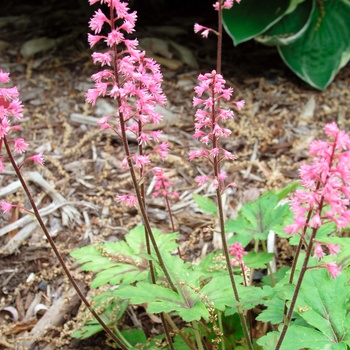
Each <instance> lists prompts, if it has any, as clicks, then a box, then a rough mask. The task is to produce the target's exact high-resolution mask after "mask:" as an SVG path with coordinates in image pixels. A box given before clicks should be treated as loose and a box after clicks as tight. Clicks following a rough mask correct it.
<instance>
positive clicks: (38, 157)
mask: <svg viewBox="0 0 350 350" xmlns="http://www.w3.org/2000/svg"><path fill="white" fill-rule="evenodd" d="M28 160H32V161H33V162H35V163H38V164H39V165H43V164H44V157H43V152H40V153H38V154H36V155H34V156H31V157H29V158H27V159H26V161H28Z"/></svg>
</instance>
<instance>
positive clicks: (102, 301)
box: [71, 290, 129, 339]
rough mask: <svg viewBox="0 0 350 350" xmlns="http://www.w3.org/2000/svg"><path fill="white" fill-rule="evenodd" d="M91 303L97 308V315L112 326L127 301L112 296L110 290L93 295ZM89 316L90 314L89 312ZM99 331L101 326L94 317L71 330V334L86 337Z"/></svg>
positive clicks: (79, 337) (123, 310)
mask: <svg viewBox="0 0 350 350" xmlns="http://www.w3.org/2000/svg"><path fill="white" fill-rule="evenodd" d="M91 304H92V306H93V307H94V309H95V310H99V315H100V316H101V317H102V319H103V320H104V322H105V323H106V324H107V325H109V326H114V325H115V324H116V322H117V321H118V320H120V319H121V317H122V316H123V314H124V312H125V311H126V309H127V308H128V305H129V303H128V302H127V301H125V300H121V299H119V298H116V297H114V296H113V295H112V292H111V291H110V290H106V291H104V292H100V293H99V294H97V295H96V296H94V297H93V298H92V301H91ZM89 316H91V315H90V313H89ZM101 331H103V327H102V326H101V325H100V324H99V323H98V322H97V320H96V319H95V318H94V319H93V320H88V321H86V322H85V324H84V325H83V326H82V327H81V328H80V329H79V330H77V331H75V332H73V333H72V335H71V336H72V337H73V338H78V339H86V338H89V337H91V336H92V335H94V334H96V333H99V332H101Z"/></svg>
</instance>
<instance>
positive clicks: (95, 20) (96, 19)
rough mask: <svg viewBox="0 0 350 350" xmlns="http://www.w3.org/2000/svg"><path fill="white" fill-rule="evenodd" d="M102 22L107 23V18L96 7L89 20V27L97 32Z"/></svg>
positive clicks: (99, 30)
mask: <svg viewBox="0 0 350 350" xmlns="http://www.w3.org/2000/svg"><path fill="white" fill-rule="evenodd" d="M104 23H109V20H108V18H107V17H106V16H105V15H104V13H103V12H102V11H101V9H98V10H97V11H96V12H95V14H94V15H93V16H92V18H91V20H90V22H89V25H90V28H91V30H93V31H94V32H95V34H99V33H100V32H101V29H102V26H103V24H104Z"/></svg>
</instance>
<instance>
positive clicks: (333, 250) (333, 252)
mask: <svg viewBox="0 0 350 350" xmlns="http://www.w3.org/2000/svg"><path fill="white" fill-rule="evenodd" d="M327 248H328V250H329V254H331V255H337V254H338V253H339V252H340V248H339V244H331V243H328V244H327Z"/></svg>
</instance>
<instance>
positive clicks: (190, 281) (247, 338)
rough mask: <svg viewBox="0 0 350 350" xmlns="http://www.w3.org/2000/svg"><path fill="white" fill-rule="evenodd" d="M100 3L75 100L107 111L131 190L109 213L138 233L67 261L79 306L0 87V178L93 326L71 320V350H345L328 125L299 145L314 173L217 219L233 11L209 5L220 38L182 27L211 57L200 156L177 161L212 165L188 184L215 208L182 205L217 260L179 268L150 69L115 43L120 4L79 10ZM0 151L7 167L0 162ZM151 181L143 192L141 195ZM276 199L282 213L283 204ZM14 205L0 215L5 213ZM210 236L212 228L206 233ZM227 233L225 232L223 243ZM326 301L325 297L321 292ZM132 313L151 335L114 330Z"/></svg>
mask: <svg viewBox="0 0 350 350" xmlns="http://www.w3.org/2000/svg"><path fill="white" fill-rule="evenodd" d="M98 2H100V3H101V4H105V5H106V7H107V8H109V14H108V16H106V15H105V14H104V13H103V12H102V10H101V9H98V10H97V11H96V12H95V13H94V15H93V16H92V18H91V20H90V22H89V24H90V29H91V30H92V31H93V34H89V35H88V41H89V43H90V46H91V47H95V45H97V44H99V47H101V46H103V45H102V44H104V45H105V46H106V47H105V49H106V50H105V51H101V52H94V53H93V54H92V58H93V61H94V63H96V64H100V65H101V70H100V71H99V72H97V73H95V74H93V75H92V80H93V82H94V87H93V88H92V89H89V90H88V92H87V93H86V101H87V102H89V103H91V104H92V105H95V103H96V100H97V98H100V97H102V98H103V97H105V98H110V99H112V100H113V103H114V104H115V113H114V114H111V115H107V116H104V117H102V118H101V119H100V121H99V122H98V125H99V127H100V129H101V130H106V129H109V130H110V131H111V132H113V133H115V134H116V135H118V136H119V137H120V139H121V141H122V144H123V148H124V159H123V161H122V163H121V167H122V168H124V169H128V171H129V172H130V177H131V180H132V185H133V191H130V193H126V194H125V193H124V194H116V199H115V200H116V201H117V202H119V203H120V204H121V205H126V206H133V207H136V208H137V209H138V210H139V212H140V214H141V217H142V223H143V225H142V226H137V227H135V228H133V229H132V230H130V232H128V233H127V234H126V235H125V239H124V240H121V241H118V242H102V243H97V244H93V245H90V246H86V247H82V248H80V249H77V250H75V251H73V252H72V253H71V255H72V256H73V257H74V258H75V259H76V260H77V261H78V262H79V263H80V264H81V268H82V270H85V271H92V272H93V273H94V274H95V275H94V278H93V281H92V283H91V288H92V289H94V293H93V295H94V296H92V297H91V298H90V300H87V299H86V298H85V296H84V294H83V293H82V291H81V290H80V289H79V288H78V285H77V283H76V281H75V280H74V278H73V277H72V275H71V273H70V272H69V269H68V268H67V267H66V265H65V264H64V260H63V259H62V257H61V255H60V253H59V251H58V250H57V248H56V246H55V243H54V241H53V239H52V238H51V236H50V234H49V232H48V229H47V228H46V227H45V225H44V222H43V220H42V219H41V217H40V213H39V211H38V209H37V207H36V205H35V202H34V201H33V199H32V197H31V195H30V193H29V190H28V187H27V185H26V183H25V181H24V178H23V176H22V173H21V171H22V169H23V166H24V165H25V164H26V163H27V162H28V161H34V162H36V163H39V164H40V165H43V155H42V154H38V155H34V156H30V157H27V158H25V160H24V161H23V162H21V163H20V164H17V163H16V161H15V159H14V156H13V153H17V154H19V155H22V154H24V153H25V152H26V151H27V149H28V147H29V145H28V144H27V143H26V142H25V141H24V140H23V139H21V138H19V137H14V138H10V136H12V135H17V134H18V131H19V127H18V126H15V125H12V123H11V118H15V119H17V120H19V119H21V118H22V112H23V110H22V104H21V102H20V100H19V99H18V96H19V95H18V91H17V88H16V87H14V88H7V87H5V88H0V172H3V171H4V166H5V165H4V164H5V162H6V161H7V160H10V162H11V164H12V166H13V168H14V170H15V172H16V174H17V177H18V178H19V179H20V181H21V183H22V185H23V188H24V190H25V192H26V194H27V195H28V198H29V200H30V203H31V205H32V213H33V214H34V215H35V217H36V219H37V220H38V222H39V224H40V226H41V227H42V229H43V231H44V233H45V235H46V237H47V239H48V241H49V243H50V244H51V246H52V249H53V250H54V252H55V254H56V256H57V258H58V260H59V262H60V263H61V264H62V267H63V269H64V271H65V273H66V274H67V276H68V278H69V280H70V281H71V283H72V284H73V286H74V287H75V288H76V290H77V292H78V294H79V296H80V297H81V299H82V301H83V302H84V305H85V309H87V311H88V312H90V313H91V315H90V317H86V316H84V317H81V322H80V323H79V322H78V325H77V329H76V330H75V331H74V333H73V334H72V336H73V337H77V338H82V339H83V338H88V337H90V336H92V335H94V334H95V333H97V332H100V331H102V330H105V331H106V332H107V334H108V336H109V337H110V338H111V339H112V340H113V341H114V342H115V346H116V347H118V348H120V349H123V350H126V349H144V350H148V349H176V350H185V349H191V350H196V349H198V350H202V349H213V350H214V349H222V350H225V349H227V350H229V349H239V350H243V349H264V350H273V349H282V350H295V349H315V350H321V349H346V348H347V347H349V346H350V308H349V300H350V288H349V281H350V268H349V265H350V244H349V238H345V237H342V231H343V230H344V229H345V228H347V227H348V226H349V224H350V210H349V204H350V203H349V200H350V136H349V135H348V134H346V132H345V131H342V130H339V128H338V126H337V125H336V124H335V123H329V124H327V125H326V126H325V128H324V131H325V133H326V137H328V139H329V140H328V141H318V140H317V141H313V142H312V143H311V144H310V152H309V154H310V156H311V157H312V162H311V164H308V163H303V164H302V165H301V166H300V177H301V182H300V184H299V185H298V184H291V185H289V186H287V187H286V188H284V189H282V190H279V191H270V192H267V193H265V194H263V195H262V196H261V197H260V198H259V199H257V200H256V201H254V202H251V203H246V204H245V205H244V206H243V207H242V210H241V211H240V212H239V213H238V217H237V218H235V219H229V220H227V219H226V218H225V216H224V208H223V205H224V204H223V200H222V195H223V193H224V192H225V190H226V189H228V188H230V187H235V186H236V185H235V184H234V183H232V182H230V180H229V176H228V175H227V174H226V172H225V171H224V162H225V161H227V162H228V161H233V160H234V159H235V156H234V155H233V154H232V153H230V152H229V151H228V150H226V149H225V148H223V147H222V146H221V144H223V142H222V140H223V138H228V137H231V131H230V130H229V129H228V128H227V127H226V126H225V123H226V121H228V120H232V119H233V117H234V113H233V111H232V110H230V109H226V107H224V106H228V105H230V104H231V105H233V106H234V107H235V109H237V110H240V109H242V108H243V106H244V101H243V100H241V101H231V99H232V95H233V89H232V88H229V87H226V82H225V79H224V77H223V75H222V73H221V46H222V43H221V42H222V11H223V9H230V8H231V7H232V6H233V3H234V1H233V0H225V1H216V2H215V3H214V5H213V6H214V9H215V10H216V11H217V13H218V28H217V29H212V28H208V27H205V26H203V25H200V24H195V26H194V30H195V32H197V33H198V32H200V33H201V35H202V36H203V37H204V38H206V37H207V36H208V35H212V34H214V35H217V39H218V41H217V42H218V55H217V66H216V69H215V70H212V71H211V72H208V73H204V74H200V75H199V77H198V81H199V82H198V85H197V86H196V87H195V91H194V93H195V96H194V98H193V106H194V107H195V108H196V112H195V125H194V135H193V136H194V138H195V139H196V140H198V143H197V145H198V147H197V149H192V150H190V151H189V160H190V161H196V159H201V160H203V159H205V160H206V161H207V162H208V163H209V164H210V165H211V166H212V170H211V173H209V174H206V175H201V176H197V177H196V178H195V182H197V183H198V185H200V186H202V185H204V184H207V185H209V186H211V187H212V188H214V189H215V192H216V198H215V200H212V199H210V198H208V197H203V196H200V195H198V194H194V196H193V198H194V201H195V203H196V204H197V205H198V207H199V209H200V210H202V211H203V212H206V213H209V214H211V215H213V216H215V217H217V222H218V225H217V226H218V230H219V233H220V236H221V241H222V249H221V250H220V251H212V252H210V253H209V254H207V255H206V256H205V257H204V258H203V259H202V260H201V261H200V262H199V263H198V264H194V263H191V262H188V261H185V260H184V258H183V256H182V255H181V252H180V250H179V244H178V233H177V232H176V221H175V220H174V215H173V214H172V212H171V205H170V203H171V201H170V200H171V199H172V198H178V197H179V194H178V192H177V191H175V190H173V188H172V187H173V185H174V184H173V182H172V181H171V180H170V179H169V176H168V174H167V173H166V172H165V171H164V170H163V169H162V168H160V167H159V166H158V164H155V162H156V161H157V160H160V161H163V160H166V157H167V154H168V152H169V146H168V144H167V143H166V142H164V141H162V131H161V130H154V128H153V127H152V128H149V127H148V126H149V125H148V124H150V123H152V124H156V125H157V124H159V122H160V121H161V118H162V116H161V115H160V114H159V113H157V112H156V110H155V107H156V106H157V104H160V105H164V104H165V96H164V94H163V91H162V88H161V83H162V74H161V72H160V67H159V65H158V64H157V63H156V62H155V61H154V60H152V59H150V58H147V57H146V54H145V52H144V51H141V50H139V49H138V41H137V40H136V39H133V40H130V39H127V35H128V34H131V33H133V32H134V27H135V21H136V13H135V12H131V11H130V9H129V7H128V4H127V3H125V2H122V1H120V0H101V1H98V0H90V1H89V3H90V5H94V4H95V3H98ZM236 3H239V1H238V0H236ZM8 81H9V74H8V73H4V72H3V71H2V70H0V83H8ZM130 139H132V141H133V143H129V140H130ZM135 140H136V141H137V143H136V145H135V142H134V141H135ZM3 145H4V146H5V150H6V153H7V156H5V155H3V154H2V151H3ZM151 176H154V180H153V182H151V185H150V186H151V187H150V189H149V190H147V191H146V184H147V183H148V178H149V177H151ZM152 186H153V187H152ZM295 189H296V190H295ZM294 190H295V192H294V193H292V191H294ZM147 193H152V197H163V198H164V201H165V204H164V207H165V210H166V211H167V212H168V215H169V221H170V227H171V233H167V234H165V233H163V232H161V231H160V230H159V229H157V228H154V227H152V223H151V220H150V218H149V216H148V213H147V205H148V200H149V198H147ZM291 193H292V194H291ZM287 195H290V200H289V202H288V203H283V202H282V199H284V198H285V197H286V196H287ZM14 206H16V204H12V203H8V202H6V201H5V200H3V201H2V202H1V209H2V211H3V213H4V214H8V213H10V212H11V210H12V208H13V207H14ZM22 209H23V210H28V209H26V208H22ZM210 230H211V231H213V230H214V229H213V228H207V227H206V228H204V231H207V232H208V231H210ZM227 233H232V237H231V238H229V239H228V240H227ZM271 235H273V236H274V235H278V236H280V237H283V238H287V239H288V240H289V243H290V244H291V245H292V246H295V250H294V256H293V263H292V266H291V268H289V267H281V268H280V269H278V270H277V271H275V270H274V269H273V268H272V260H273V258H274V253H272V252H271V250H268V249H267V245H268V244H267V243H268V242H267V241H268V237H270V236H271ZM257 271H258V272H260V273H261V272H263V273H264V274H265V272H266V271H267V276H265V277H263V278H256V274H255V272H257ZM333 290H334V291H336V292H337V298H334V296H333V294H332V292H330V291H333ZM130 306H132V307H134V306H139V307H143V308H145V309H146V311H147V314H149V315H152V316H151V320H152V321H154V322H155V323H154V325H155V327H154V328H155V329H157V332H158V335H157V336H151V334H148V335H147V333H146V332H144V331H143V330H142V329H139V328H136V327H135V328H134V329H131V330H126V329H125V327H123V326H122V325H123V320H124V315H125V314H127V313H128V312H132V313H134V309H133V308H132V307H130ZM84 312H85V310H84V309H83V308H82V310H81V313H84ZM80 315H81V314H80ZM158 315H159V316H160V321H158ZM257 322H263V323H264V327H260V328H261V329H265V332H264V333H263V334H261V333H260V335H258V332H256V331H255V329H254V327H255V325H256V323H257ZM156 323H158V325H156ZM259 337H260V338H259ZM258 338H259V339H258Z"/></svg>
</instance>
